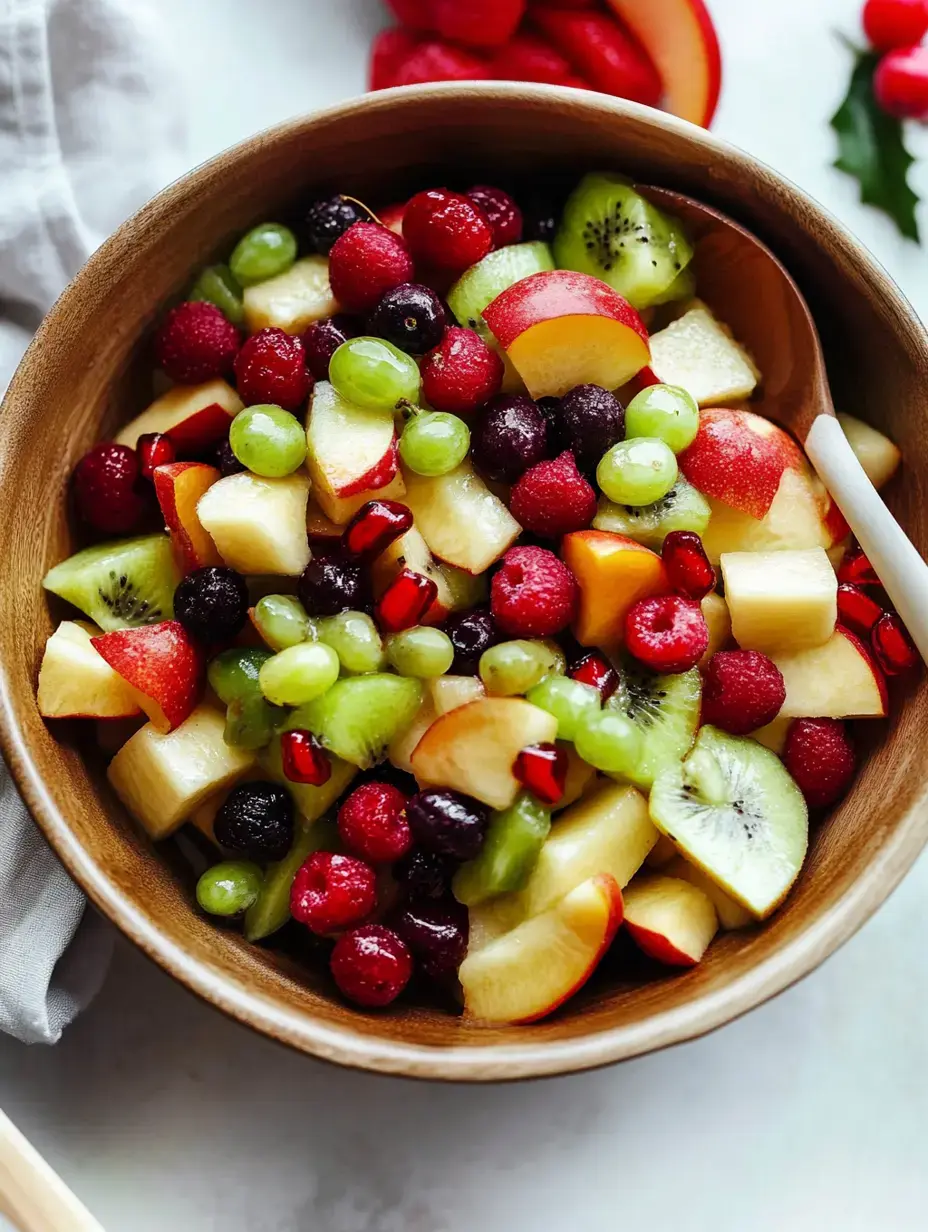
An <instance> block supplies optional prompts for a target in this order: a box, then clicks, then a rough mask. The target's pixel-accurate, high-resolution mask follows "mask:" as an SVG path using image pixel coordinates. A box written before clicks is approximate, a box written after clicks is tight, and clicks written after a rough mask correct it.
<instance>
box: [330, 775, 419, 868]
mask: <svg viewBox="0 0 928 1232" xmlns="http://www.w3.org/2000/svg"><path fill="white" fill-rule="evenodd" d="M338 833H339V835H340V837H341V840H342V842H343V843H344V844H345V846H346V847H348V848H349V850H351V851H353V852H356V853H357V855H359V856H361V857H362V858H363V859H365V860H369V861H370V862H371V864H392V863H393V861H394V860H399V859H400V858H401V857H402V856H404V855H406V853H407V852H408V851H409V849H410V847H412V833H411V832H410V829H409V823H408V822H407V820H406V797H405V796H404V795H403V793H402V792H401V791H400V790H399V788H397V787H393V786H392V785H391V784H390V783H363V784H362V785H361V786H360V787H358V788H356V789H355V790H354V791H353V792H352V793H351V795H350V796H349V797H348V799H347V800H346V801H345V802H344V804H343V805H342V807H341V808H340V809H339V811H338Z"/></svg>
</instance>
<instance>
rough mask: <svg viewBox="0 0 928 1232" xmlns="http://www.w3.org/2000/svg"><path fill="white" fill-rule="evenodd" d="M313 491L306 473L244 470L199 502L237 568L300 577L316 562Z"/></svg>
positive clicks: (206, 524) (202, 519) (215, 538)
mask: <svg viewBox="0 0 928 1232" xmlns="http://www.w3.org/2000/svg"><path fill="white" fill-rule="evenodd" d="M309 489H310V482H309V478H308V476H307V475H306V473H305V471H298V472H297V473H296V474H294V475H288V476H287V477H286V478H285V479H264V478H262V477H261V476H260V475H252V474H250V473H249V472H248V471H243V472H242V473H240V474H238V475H228V476H226V478H225V479H220V480H219V481H218V482H217V483H214V484H213V485H212V487H211V488H209V489H208V491H207V492H205V493H204V495H203V496H201V497H200V499H199V501H198V502H197V517H198V518H199V519H200V522H201V524H202V525H203V527H204V529H205V530H206V531H207V532H208V534H209V535H210V536H211V537H212V540H213V542H214V543H215V545H216V547H217V549H218V550H219V555H220V556H221V557H222V559H223V560H224V561H225V563H226V564H227V565H229V566H230V567H231V568H232V569H237V570H238V571H239V573H245V574H282V575H284V576H285V577H296V576H297V575H298V574H300V573H302V572H303V570H304V569H305V568H306V566H307V565H308V564H309V560H310V551H309V536H308V535H307V533H306V506H307V504H308V502H309Z"/></svg>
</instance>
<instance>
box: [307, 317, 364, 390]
mask: <svg viewBox="0 0 928 1232" xmlns="http://www.w3.org/2000/svg"><path fill="white" fill-rule="evenodd" d="M357 332H358V331H357V328H356V323H355V321H354V319H353V318H352V317H348V316H345V315H344V314H342V313H339V314H338V315H337V316H334V317H327V318H326V319H325V320H324V321H314V322H313V323H312V325H310V326H309V328H308V329H307V330H306V332H305V333H304V335H303V350H304V351H305V352H306V367H307V368H308V369H309V370H310V372H311V373H312V374H313V376H314V377H315V378H316V380H317V381H327V380H328V379H329V362H330V361H331V359H332V356H333V355H334V354H335V352H336V351H337V350H338V348H339V347H340V346H341V345H342V343H343V342H347V341H348V339H349V338H354V337H355V336H356V334H357Z"/></svg>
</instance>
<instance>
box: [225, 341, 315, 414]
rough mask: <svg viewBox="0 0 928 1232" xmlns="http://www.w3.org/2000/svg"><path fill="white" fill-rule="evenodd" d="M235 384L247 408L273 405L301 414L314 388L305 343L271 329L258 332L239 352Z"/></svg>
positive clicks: (236, 362)
mask: <svg viewBox="0 0 928 1232" xmlns="http://www.w3.org/2000/svg"><path fill="white" fill-rule="evenodd" d="M235 383H236V385H237V387H238V392H239V395H240V397H241V399H242V401H243V402H244V403H245V405H246V406H257V405H259V404H263V403H271V404H273V405H274V406H282V407H283V408H284V410H285V411H296V410H299V408H300V407H301V406H302V405H303V403H304V402H305V401H306V399H307V397H308V396H309V391H310V390H311V389H312V386H313V378H312V376H311V375H310V373H309V369H308V368H307V367H306V351H305V349H304V347H303V343H302V342H301V341H300V339H299V338H295V337H294V336H293V335H292V334H287V333H284V331H283V330H282V329H276V328H275V327H274V326H272V325H269V326H268V327H267V328H266V329H260V330H258V332H257V333H256V334H252V336H251V337H250V338H249V339H248V341H247V342H246V343H245V345H244V346H243V347H242V349H241V351H239V355H238V359H237V360H236V361H235Z"/></svg>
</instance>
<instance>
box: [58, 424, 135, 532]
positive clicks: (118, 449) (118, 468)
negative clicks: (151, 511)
mask: <svg viewBox="0 0 928 1232" xmlns="http://www.w3.org/2000/svg"><path fill="white" fill-rule="evenodd" d="M138 479H139V464H138V459H137V457H136V454H135V450H134V449H130V448H129V446H128V445H117V444H115V443H110V442H106V443H104V444H102V445H94V447H93V448H92V449H90V450H88V452H87V453H85V454H84V456H83V457H82V458H81V460H80V462H78V464H77V467H76V468H75V471H74V501H75V504H76V505H77V511H78V513H79V514H80V516H81V517H82V518H83V520H84V521H85V522H87V523H88V524H89V525H90V526H93V527H94V529H95V530H99V531H102V532H103V533H104V534H106V535H126V534H128V533H129V532H130V531H131V530H132V529H133V527H134V526H135V525H136V523H137V522H138V520H139V519H140V518H141V516H142V513H143V512H144V509H145V504H144V500H143V498H142V496H141V495H140V493H139V490H138Z"/></svg>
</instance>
